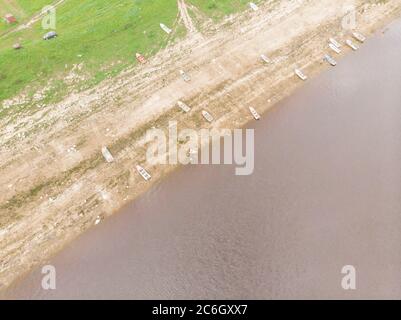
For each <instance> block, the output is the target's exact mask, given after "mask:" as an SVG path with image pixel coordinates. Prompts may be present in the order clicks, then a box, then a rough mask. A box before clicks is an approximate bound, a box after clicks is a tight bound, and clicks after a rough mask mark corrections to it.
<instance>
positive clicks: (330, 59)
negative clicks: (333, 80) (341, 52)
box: [324, 54, 337, 67]
mask: <svg viewBox="0 0 401 320" xmlns="http://www.w3.org/2000/svg"><path fill="white" fill-rule="evenodd" d="M324 60H326V61H327V62H328V63H329V64H330V65H332V66H333V67H335V66H336V65H337V61H336V60H334V59H333V58H332V57H331V56H330V55H328V54H326V55H325V56H324Z"/></svg>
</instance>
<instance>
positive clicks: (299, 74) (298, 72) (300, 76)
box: [295, 69, 308, 81]
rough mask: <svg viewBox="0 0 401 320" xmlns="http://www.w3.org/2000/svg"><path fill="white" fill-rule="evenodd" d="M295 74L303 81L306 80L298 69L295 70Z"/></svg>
mask: <svg viewBox="0 0 401 320" xmlns="http://www.w3.org/2000/svg"><path fill="white" fill-rule="evenodd" d="M295 74H296V75H297V76H298V77H299V78H300V79H301V80H303V81H306V80H308V77H307V76H306V75H305V74H304V73H303V72H302V71H301V70H300V69H295Z"/></svg>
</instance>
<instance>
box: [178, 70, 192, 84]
mask: <svg viewBox="0 0 401 320" xmlns="http://www.w3.org/2000/svg"><path fill="white" fill-rule="evenodd" d="M180 75H181V77H182V78H183V79H184V81H185V82H189V81H191V77H190V76H189V75H188V74H187V73H186V72H185V71H184V70H180Z"/></svg>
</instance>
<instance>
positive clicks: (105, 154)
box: [102, 147, 114, 163]
mask: <svg viewBox="0 0 401 320" xmlns="http://www.w3.org/2000/svg"><path fill="white" fill-rule="evenodd" d="M102 154H103V157H104V158H105V159H106V161H107V162H108V163H111V162H113V161H114V157H113V155H112V154H111V153H110V151H109V149H107V147H102Z"/></svg>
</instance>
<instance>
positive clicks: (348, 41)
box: [345, 40, 359, 51]
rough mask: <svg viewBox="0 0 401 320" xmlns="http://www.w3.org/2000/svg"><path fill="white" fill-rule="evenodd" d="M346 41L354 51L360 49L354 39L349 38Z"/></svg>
mask: <svg viewBox="0 0 401 320" xmlns="http://www.w3.org/2000/svg"><path fill="white" fill-rule="evenodd" d="M345 43H346V44H347V45H348V46H349V47H350V48H351V49H352V50H354V51H356V50H358V49H359V48H358V46H357V45H356V44H355V43H353V42H352V40H347V41H345Z"/></svg>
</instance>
